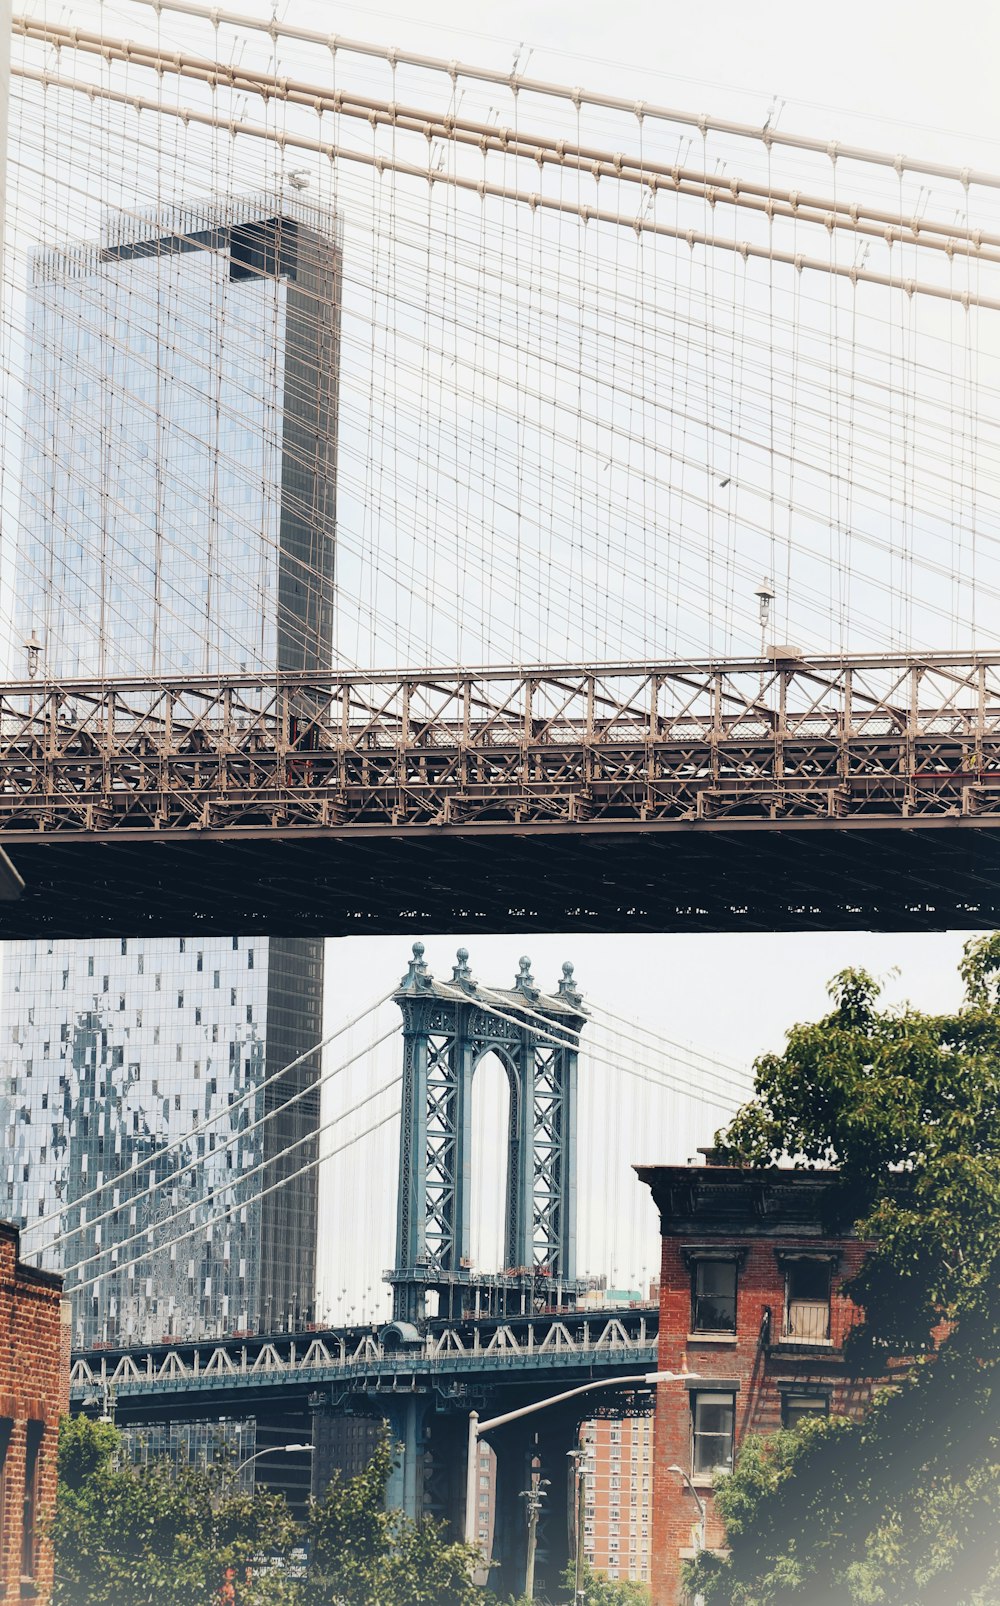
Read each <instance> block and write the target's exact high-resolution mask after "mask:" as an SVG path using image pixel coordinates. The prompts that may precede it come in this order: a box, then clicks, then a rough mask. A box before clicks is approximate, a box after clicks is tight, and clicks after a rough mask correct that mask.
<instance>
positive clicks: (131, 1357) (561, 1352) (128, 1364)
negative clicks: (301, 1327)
mask: <svg viewBox="0 0 1000 1606" xmlns="http://www.w3.org/2000/svg"><path fill="white" fill-rule="evenodd" d="M655 1345H656V1322H655V1320H651V1319H650V1318H649V1316H648V1315H645V1314H643V1315H640V1316H636V1317H632V1318H631V1319H625V1318H623V1317H620V1316H609V1317H604V1318H602V1319H595V1318H593V1317H588V1318H586V1319H585V1320H584V1321H583V1322H582V1323H581V1322H579V1321H574V1322H573V1323H572V1324H570V1323H567V1322H563V1321H553V1322H530V1323H528V1324H526V1325H524V1324H519V1325H518V1326H515V1325H513V1324H509V1325H508V1324H506V1323H500V1324H498V1325H497V1326H496V1327H495V1328H493V1329H492V1330H487V1331H486V1332H482V1331H480V1330H479V1329H476V1330H475V1331H473V1332H471V1333H470V1332H469V1331H468V1330H467V1329H466V1330H462V1329H448V1330H446V1331H445V1333H444V1334H441V1333H431V1334H428V1335H427V1336H426V1337H425V1338H424V1339H423V1340H422V1342H421V1343H420V1344H419V1345H418V1346H407V1347H405V1348H400V1347H398V1346H389V1345H383V1344H382V1343H380V1342H379V1341H378V1339H376V1338H375V1337H373V1336H371V1335H364V1336H362V1337H357V1336H355V1338H353V1339H348V1338H342V1339H339V1340H331V1339H330V1338H312V1339H308V1340H306V1341H302V1340H292V1341H290V1342H288V1343H287V1344H285V1345H278V1344H276V1343H265V1344H262V1345H259V1346H255V1347H248V1346H247V1345H244V1344H241V1343H239V1342H238V1341H236V1342H232V1341H230V1342H224V1343H218V1344H213V1345H199V1346H195V1347H194V1348H192V1347H191V1346H190V1345H184V1346H178V1347H177V1348H176V1349H175V1348H170V1349H167V1350H165V1351H164V1350H162V1349H160V1348H156V1349H146V1350H142V1349H135V1350H128V1351H126V1352H125V1353H118V1352H113V1353H111V1354H105V1353H104V1352H100V1351H99V1352H93V1351H92V1352H90V1353H88V1354H86V1355H83V1354H81V1355H77V1356H75V1357H74V1359H73V1362H72V1370H71V1374H70V1383H71V1387H72V1389H73V1390H74V1392H77V1393H78V1392H79V1391H81V1390H86V1389H92V1388H105V1387H114V1388H117V1389H123V1390H125V1391H128V1392H134V1391H137V1390H145V1389H155V1388H161V1387H164V1386H171V1385H173V1386H201V1385H204V1386H214V1385H216V1384H224V1383H225V1382H226V1380H233V1381H236V1380H239V1379H245V1380H247V1381H253V1380H255V1379H256V1380H263V1379H264V1378H268V1379H274V1378H275V1377H277V1376H282V1377H288V1378H292V1377H300V1376H308V1375H309V1374H311V1373H317V1374H318V1373H322V1374H323V1375H324V1376H330V1375H337V1376H344V1377H356V1376H360V1375H370V1374H371V1373H372V1372H373V1371H377V1370H378V1369H386V1370H392V1371H396V1372H406V1371H412V1370H419V1371H428V1370H447V1371H449V1372H454V1371H462V1370H475V1369H479V1368H481V1367H483V1366H484V1365H487V1366H489V1367H490V1368H491V1369H493V1368H505V1367H518V1366H524V1365H526V1364H527V1365H531V1364H533V1363H538V1364H548V1363H549V1362H553V1363H554V1364H558V1363H559V1361H561V1360H565V1361H567V1362H576V1361H579V1360H581V1359H583V1358H586V1357H595V1358H596V1357H600V1358H601V1359H603V1360H606V1361H607V1362H608V1363H609V1364H610V1363H612V1362H613V1360H614V1358H615V1357H628V1356H632V1357H633V1358H634V1357H635V1355H637V1354H639V1353H643V1354H645V1353H651V1352H652V1350H653V1349H654V1348H655Z"/></svg>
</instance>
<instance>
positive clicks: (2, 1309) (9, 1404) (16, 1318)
mask: <svg viewBox="0 0 1000 1606" xmlns="http://www.w3.org/2000/svg"><path fill="white" fill-rule="evenodd" d="M62 1305H63V1302H62V1299H61V1289H60V1279H59V1278H58V1277H53V1276H51V1275H49V1274H47V1273H44V1272H37V1271H35V1270H33V1269H32V1268H31V1267H28V1266H25V1265H23V1264H22V1263H21V1262H20V1261H19V1260H18V1234H17V1230H16V1228H14V1227H12V1226H10V1225H9V1224H8V1223H6V1222H0V1426H4V1427H6V1426H7V1425H8V1424H9V1438H8V1442H7V1453H6V1458H5V1460H4V1466H3V1478H2V1484H0V1487H2V1493H3V1512H2V1524H0V1602H3V1606H13V1602H15V1601H17V1602H20V1601H22V1600H23V1599H25V1598H29V1599H31V1598H33V1599H35V1600H38V1601H42V1602H45V1601H47V1600H48V1597H49V1594H50V1592H51V1588H52V1552H51V1547H50V1545H49V1544H48V1542H47V1540H46V1539H45V1537H44V1530H45V1523H46V1518H47V1516H48V1514H49V1513H50V1512H51V1510H52V1506H53V1503H54V1501H55V1492H56V1448H57V1438H58V1432H59V1418H60V1416H61V1415H62V1414H63V1413H64V1412H65V1411H67V1410H68V1408H69V1361H68V1357H69V1338H70V1334H69V1326H68V1322H67V1321H66V1320H65V1319H64V1315H63V1308H62ZM34 1424H37V1427H33V1426H30V1425H34ZM38 1430H40V1431H41V1445H40V1449H39V1457H38V1490H39V1502H38V1521H37V1534H38V1539H37V1548H36V1553H35V1554H36V1562H35V1568H34V1574H35V1576H34V1580H33V1584H32V1583H30V1582H26V1583H25V1584H24V1585H23V1586H22V1577H21V1546H22V1512H23V1507H24V1473H25V1455H26V1450H27V1445H28V1439H29V1433H30V1432H32V1431H35V1432H37V1431H38Z"/></svg>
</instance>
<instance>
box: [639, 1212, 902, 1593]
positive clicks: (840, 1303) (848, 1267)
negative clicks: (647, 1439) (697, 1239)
mask: <svg viewBox="0 0 1000 1606" xmlns="http://www.w3.org/2000/svg"><path fill="white" fill-rule="evenodd" d="M711 1242H712V1247H713V1249H714V1250H719V1249H725V1248H729V1247H732V1249H733V1252H734V1254H735V1255H738V1256H741V1257H742V1265H741V1267H740V1271H739V1279H738V1285H737V1289H738V1292H737V1307H736V1334H735V1337H726V1338H707V1337H702V1338H695V1337H694V1336H693V1335H691V1334H690V1333H689V1329H690V1325H691V1270H690V1267H689V1265H688V1264H687V1262H686V1261H685V1258H684V1255H683V1253H682V1250H681V1245H680V1243H679V1242H678V1240H676V1239H674V1238H670V1237H665V1238H663V1240H662V1261H661V1276H660V1337H659V1362H658V1365H659V1369H660V1370H661V1371H680V1370H684V1369H686V1370H688V1371H690V1372H698V1373H700V1374H702V1377H703V1379H704V1381H703V1382H701V1383H700V1385H699V1386H700V1387H701V1388H709V1389H710V1388H711V1386H712V1378H713V1377H715V1378H719V1379H720V1380H721V1379H735V1380H736V1381H737V1383H738V1384H739V1388H738V1392H737V1394H736V1443H737V1445H739V1442H740V1440H741V1439H742V1437H743V1435H744V1434H746V1433H748V1432H769V1431H773V1430H774V1429H775V1428H778V1427H780V1426H781V1389H780V1388H779V1383H786V1384H789V1383H791V1384H793V1386H794V1385H797V1384H802V1385H808V1384H822V1385H824V1386H826V1387H828V1388H829V1390H830V1409H831V1411H832V1412H834V1413H837V1414H843V1415H854V1414H856V1413H858V1412H860V1411H861V1410H862V1409H863V1408H864V1406H865V1405H866V1404H867V1402H868V1400H869V1398H870V1388H869V1387H867V1386H866V1385H857V1384H853V1383H852V1382H851V1380H850V1379H848V1378H847V1376H846V1373H845V1371H844V1368H843V1364H842V1361H841V1358H840V1355H839V1347H840V1345H841V1344H842V1343H843V1340H844V1336H845V1334H846V1332H847V1330H848V1328H849V1327H851V1326H852V1325H853V1323H854V1322H855V1321H857V1319H858V1311H857V1307H856V1306H854V1305H853V1304H852V1303H851V1301H850V1300H849V1299H848V1298H847V1297H846V1295H845V1294H844V1293H843V1292H842V1284H843V1282H844V1280H845V1279H846V1278H849V1277H850V1276H851V1275H852V1274H853V1273H854V1272H855V1271H856V1270H857V1269H858V1267H859V1266H860V1264H861V1262H862V1260H863V1258H864V1254H865V1247H864V1245H862V1244H859V1243H858V1242H857V1241H856V1240H839V1239H817V1238H816V1237H814V1236H810V1237H808V1238H796V1237H794V1236H791V1235H789V1236H783V1237H771V1238H766V1239H765V1238H752V1237H748V1236H747V1235H745V1234H743V1235H740V1236H739V1237H733V1238H726V1237H722V1236H716V1235H715V1234H712V1235H711ZM796 1249H800V1250H803V1251H808V1252H809V1253H811V1254H815V1253H817V1252H823V1251H830V1252H832V1253H833V1254H836V1255H838V1256H839V1264H838V1266H837V1269H836V1270H835V1271H834V1274H833V1278H832V1287H831V1305H830V1334H831V1336H830V1343H829V1346H809V1347H808V1349H806V1347H805V1346H802V1345H794V1346H793V1345H790V1344H782V1343H781V1342H780V1340H781V1329H782V1323H783V1317H784V1297H785V1283H784V1272H783V1269H782V1267H781V1265H780V1264H779V1261H778V1258H777V1255H776V1251H781V1250H790V1251H794V1250H796ZM767 1307H770V1309H771V1320H772V1327H771V1345H770V1348H769V1349H767V1350H765V1348H763V1347H762V1346H761V1343H760V1334H761V1326H762V1323H763V1320H764V1313H765V1310H766V1308H767ZM655 1423H656V1427H655V1440H654V1462H653V1465H654V1473H653V1520H652V1531H653V1560H652V1590H653V1601H654V1606H677V1603H678V1602H679V1601H680V1600H681V1599H682V1594H681V1586H680V1575H681V1567H682V1564H683V1559H682V1557H681V1554H680V1553H681V1551H682V1550H686V1551H689V1552H690V1551H692V1550H693V1549H694V1547H695V1545H696V1542H697V1537H696V1536H697V1529H698V1512H697V1507H696V1504H695V1500H694V1497H693V1495H692V1494H691V1492H690V1491H689V1490H688V1488H687V1487H686V1485H685V1484H684V1482H683V1480H682V1479H681V1478H679V1477H678V1475H677V1474H676V1473H671V1472H668V1471H667V1467H668V1466H670V1465H672V1464H673V1463H676V1464H677V1465H678V1466H680V1467H683V1468H684V1469H685V1471H687V1472H688V1473H690V1472H691V1467H692V1463H691V1401H690V1391H689V1390H688V1389H687V1388H686V1387H685V1386H684V1385H683V1384H680V1383H665V1384H664V1383H661V1384H660V1385H659V1388H658V1391H657V1402H656V1418H655ZM698 1492H699V1494H700V1495H701V1498H702V1500H703V1501H704V1502H705V1505H706V1507H707V1544H708V1546H709V1548H712V1547H718V1546H720V1545H721V1544H722V1543H723V1542H724V1533H723V1529H722V1525H721V1523H720V1522H719V1520H718V1518H717V1517H716V1515H715V1512H714V1509H713V1507H714V1501H713V1495H712V1491H711V1487H710V1486H708V1485H706V1486H704V1487H703V1486H701V1485H700V1484H699V1487H698Z"/></svg>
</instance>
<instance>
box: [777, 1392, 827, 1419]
mask: <svg viewBox="0 0 1000 1606" xmlns="http://www.w3.org/2000/svg"><path fill="white" fill-rule="evenodd" d="M829 1415H830V1399H829V1396H828V1395H826V1394H793V1393H792V1392H791V1391H789V1392H788V1393H786V1394H783V1395H782V1398H781V1425H782V1427H783V1428H797V1427H798V1425H799V1423H800V1422H806V1421H812V1419H813V1418H814V1417H818V1416H829Z"/></svg>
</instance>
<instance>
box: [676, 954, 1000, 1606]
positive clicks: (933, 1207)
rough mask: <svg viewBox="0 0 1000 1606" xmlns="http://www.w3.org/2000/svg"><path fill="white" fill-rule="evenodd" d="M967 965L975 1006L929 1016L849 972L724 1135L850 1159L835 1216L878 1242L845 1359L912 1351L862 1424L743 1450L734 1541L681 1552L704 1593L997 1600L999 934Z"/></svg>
mask: <svg viewBox="0 0 1000 1606" xmlns="http://www.w3.org/2000/svg"><path fill="white" fill-rule="evenodd" d="M961 974H962V978H963V981H964V983H965V998H964V1001H963V1003H962V1006H961V1007H960V1008H959V1009H958V1010H957V1011H956V1012H954V1013H953V1014H947V1015H928V1014H924V1013H922V1012H921V1011H919V1010H916V1009H913V1008H907V1009H904V1010H900V1011H889V1010H883V1009H880V1008H879V988H878V985H877V983H876V982H875V981H873V979H872V978H871V977H870V976H869V975H867V974H866V973H865V972H864V971H850V970H849V971H844V972H842V973H841V974H840V975H839V976H837V977H835V978H834V980H833V982H832V983H831V987H830V991H831V996H832V1000H833V1007H832V1009H831V1011H830V1013H829V1014H828V1015H826V1016H825V1017H824V1018H823V1019H822V1020H820V1021H818V1022H815V1023H811V1024H807V1025H800V1026H796V1027H795V1028H794V1029H793V1030H792V1031H791V1032H790V1033H789V1034H788V1040H787V1044H786V1047H785V1050H784V1052H783V1053H782V1054H769V1055H765V1056H764V1057H763V1058H762V1059H761V1060H759V1061H758V1063H757V1067H756V1073H757V1076H756V1088H755V1095H754V1099H753V1101H752V1103H751V1104H749V1105H747V1106H746V1107H745V1108H744V1109H743V1110H742V1111H740V1113H739V1114H738V1115H737V1117H736V1118H735V1120H734V1121H733V1122H732V1124H731V1126H730V1127H729V1129H728V1131H727V1132H725V1133H722V1134H720V1135H719V1138H718V1139H717V1142H718V1144H719V1146H720V1148H721V1149H722V1150H723V1153H724V1155H725V1157H726V1158H727V1159H729V1160H730V1161H731V1162H732V1163H738V1164H749V1165H769V1164H773V1163H775V1162H776V1161H778V1160H779V1159H782V1158H783V1157H786V1156H791V1157H793V1159H794V1161H795V1163H796V1164H797V1165H803V1166H826V1165H831V1164H832V1165H835V1166H836V1167H837V1169H838V1172H839V1176H840V1187H839V1189H838V1192H837V1197H836V1199H835V1200H834V1202H833V1205H832V1209H831V1218H830V1221H829V1223H828V1226H829V1228H830V1230H831V1231H834V1232H835V1231H837V1230H838V1228H840V1227H843V1226H844V1225H845V1224H848V1223H854V1224H856V1225H857V1227H858V1230H859V1231H860V1232H861V1233H862V1235H863V1236H866V1237H869V1238H871V1239H873V1240H874V1244H873V1248H872V1251H871V1253H870V1254H869V1256H868V1258H867V1261H866V1263H865V1266H864V1268H863V1270H862V1271H861V1272H860V1274H859V1275H858V1276H857V1277H855V1278H854V1280H853V1283H852V1284H851V1285H850V1292H851V1294H852V1295H853V1297H854V1299H855V1300H856V1301H857V1302H858V1304H859V1305H860V1306H861V1308H862V1311H863V1313H864V1323H863V1326H862V1327H861V1328H860V1329H859V1330H858V1332H857V1333H856V1334H855V1335H853V1337H852V1341H851V1344H850V1346H849V1358H850V1360H851V1361H852V1363H853V1366H854V1368H855V1370H856V1371H857V1372H858V1373H864V1372H867V1373H868V1375H869V1376H872V1377H877V1376H878V1375H880V1374H882V1373H884V1371H885V1369H886V1366H887V1361H888V1358H889V1357H890V1356H893V1355H895V1356H903V1355H908V1356H910V1357H916V1359H915V1360H914V1362H913V1364H912V1365H911V1366H910V1367H909V1368H908V1369H907V1371H906V1373H905V1375H902V1374H900V1373H899V1372H898V1371H897V1372H896V1374H895V1375H896V1378H897V1381H896V1384H895V1386H894V1387H891V1388H886V1389H884V1390H883V1391H882V1392H881V1393H880V1395H879V1397H878V1399H877V1400H876V1402H875V1404H874V1405H873V1406H872V1408H871V1409H870V1411H869V1412H868V1413H867V1414H866V1416H865V1417H864V1418H863V1419H862V1420H861V1421H860V1422H847V1421H837V1420H833V1421H828V1422H810V1423H806V1424H803V1426H802V1427H801V1428H799V1429H798V1430H797V1431H796V1432H795V1433H780V1434H776V1435H774V1436H773V1437H772V1438H770V1439H768V1440H766V1441H764V1440H760V1439H749V1440H748V1441H747V1442H746V1443H745V1444H744V1445H743V1446H742V1448H741V1453H740V1456H739V1458H738V1461H737V1465H736V1468H735V1470H734V1472H733V1474H732V1476H731V1477H730V1478H728V1479H727V1480H725V1482H724V1483H723V1484H722V1485H721V1487H720V1489H719V1495H718V1503H719V1509H720V1511H721V1513H722V1515H723V1518H724V1521H725V1523H726V1532H727V1539H728V1542H729V1545H730V1547H731V1556H730V1558H729V1559H723V1558H718V1557H712V1556H705V1557H702V1558H700V1559H699V1560H698V1562H697V1563H692V1564H690V1565H689V1567H688V1569H687V1587H688V1589H689V1591H690V1592H691V1593H692V1594H694V1593H700V1594H701V1595H702V1596H703V1597H704V1598H705V1600H706V1601H717V1602H728V1603H731V1606H784V1603H786V1602H788V1603H789V1606H791V1603H802V1606H827V1603H829V1606H834V1603H837V1606H847V1603H850V1602H857V1603H859V1606H932V1603H935V1606H936V1603H943V1602H947V1603H948V1606H986V1603H987V1602H996V1601H1000V1392H998V1390H997V1387H996V1381H997V1369H998V1366H1000V937H998V936H995V935H994V936H990V937H985V938H980V939H977V940H976V941H974V942H971V943H969V944H968V945H967V947H966V950H965V957H964V959H963V961H962V965H961Z"/></svg>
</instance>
